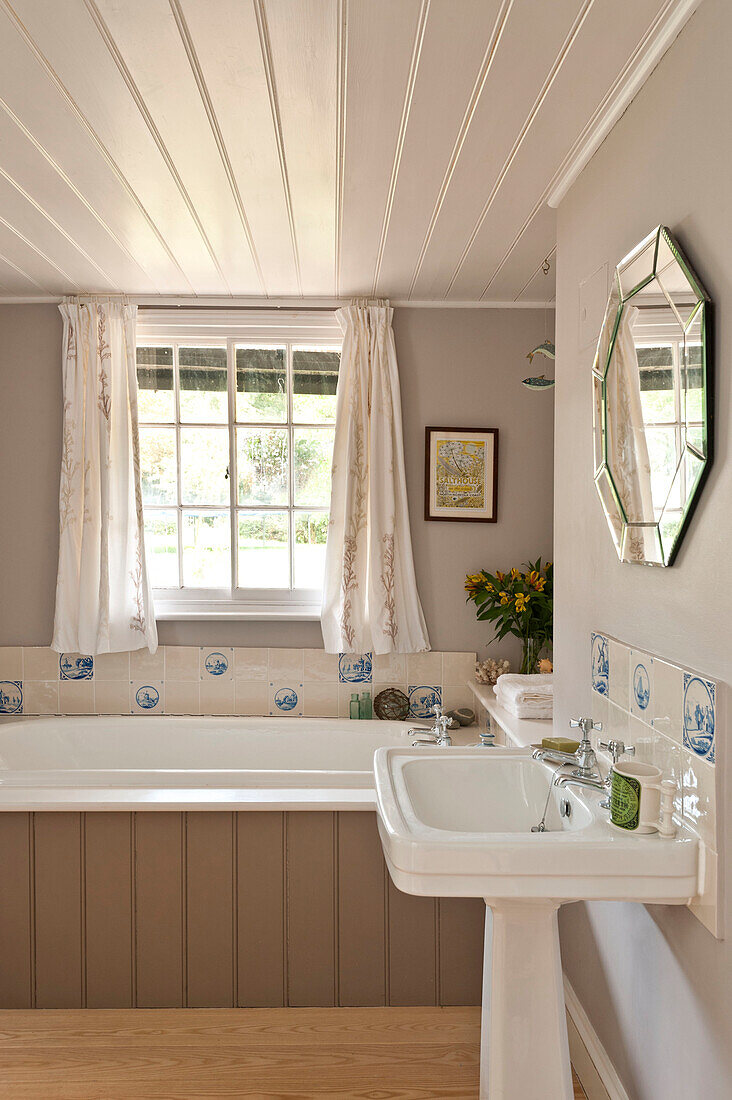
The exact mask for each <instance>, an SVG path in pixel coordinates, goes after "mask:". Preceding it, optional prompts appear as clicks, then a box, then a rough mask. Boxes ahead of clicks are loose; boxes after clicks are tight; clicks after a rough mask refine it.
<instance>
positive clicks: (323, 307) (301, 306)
mask: <svg viewBox="0 0 732 1100" xmlns="http://www.w3.org/2000/svg"><path fill="white" fill-rule="evenodd" d="M72 297H82V298H118V297H126V298H127V301H128V302H130V304H131V305H136V306H137V308H138V309H140V310H153V309H228V310H235V309H240V310H259V311H262V310H272V312H273V313H276V312H282V311H283V310H288V309H289V310H296V311H300V312H308V313H312V312H315V311H316V310H319V311H323V312H325V311H332V310H336V309H340V308H341V307H342V306H347V305H350V304H351V300H350V299H349V298H325V299H324V298H312V299H310V300H308V299H303V298H280V299H271V298H263V299H251V298H249V299H245V300H244V301H242V300H237V299H235V298H234V299H229V298H225V297H214V296H212V297H211V298H210V299H209V300H207V299H206V298H205V297H198V298H195V297H190V298H186V297H183V296H176V295H170V296H168V297H166V296H164V295H160V296H158V297H156V296H155V295H153V294H145V295H143V294H127V295H118V294H82V295H72ZM62 301H63V296H62V295H60V294H55V295H54V294H39V295H8V294H5V295H0V305H5V306H29V305H58V304H59V303H60V302H62ZM390 304H391V306H392V307H394V308H397V309H519V310H520V309H542V310H546V309H548V310H552V311H553V310H555V309H556V304H555V303H554V302H537V301H526V302H499V301H482V302H456V301H411V300H410V299H408V298H392V299H391V301H390Z"/></svg>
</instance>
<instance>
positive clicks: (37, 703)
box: [23, 680, 59, 714]
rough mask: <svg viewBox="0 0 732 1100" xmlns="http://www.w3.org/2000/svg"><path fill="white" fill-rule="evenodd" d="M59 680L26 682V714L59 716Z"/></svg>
mask: <svg viewBox="0 0 732 1100" xmlns="http://www.w3.org/2000/svg"><path fill="white" fill-rule="evenodd" d="M58 712H59V711H58V680H24V681H23V713H24V714H58Z"/></svg>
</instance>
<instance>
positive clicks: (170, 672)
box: [165, 645, 200, 684]
mask: <svg viewBox="0 0 732 1100" xmlns="http://www.w3.org/2000/svg"><path fill="white" fill-rule="evenodd" d="M198 665H199V651H198V646H195V645H166V647H165V679H166V682H167V681H168V680H175V682H176V683H179V684H180V683H186V682H190V681H191V680H196V681H198V680H199V678H200V674H199V671H198Z"/></svg>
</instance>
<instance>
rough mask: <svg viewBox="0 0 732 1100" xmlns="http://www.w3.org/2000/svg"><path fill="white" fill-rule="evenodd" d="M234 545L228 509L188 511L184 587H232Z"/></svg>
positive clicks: (185, 524)
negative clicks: (226, 510) (232, 553)
mask: <svg viewBox="0 0 732 1100" xmlns="http://www.w3.org/2000/svg"><path fill="white" fill-rule="evenodd" d="M230 547H231V526H230V524H229V513H228V512H184V513H183V585H184V587H186V588H230V587H231V549H230Z"/></svg>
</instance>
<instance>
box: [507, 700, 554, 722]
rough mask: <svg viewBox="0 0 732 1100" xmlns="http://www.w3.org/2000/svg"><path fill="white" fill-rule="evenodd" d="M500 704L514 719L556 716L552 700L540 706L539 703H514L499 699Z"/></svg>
mask: <svg viewBox="0 0 732 1100" xmlns="http://www.w3.org/2000/svg"><path fill="white" fill-rule="evenodd" d="M498 702H499V703H500V705H501V706H502V707H503V708H504V710H507V711H508V713H509V714H512V715H513V716H514V718H542V719H544V718H552V717H553V716H554V708H553V705H552V702H551V700H549V701H548V702H547V703H545V704H543V705H542V706H539V704H538V703H512V702H511V701H510V700H509V701H504V700H503V699H499V700H498Z"/></svg>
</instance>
